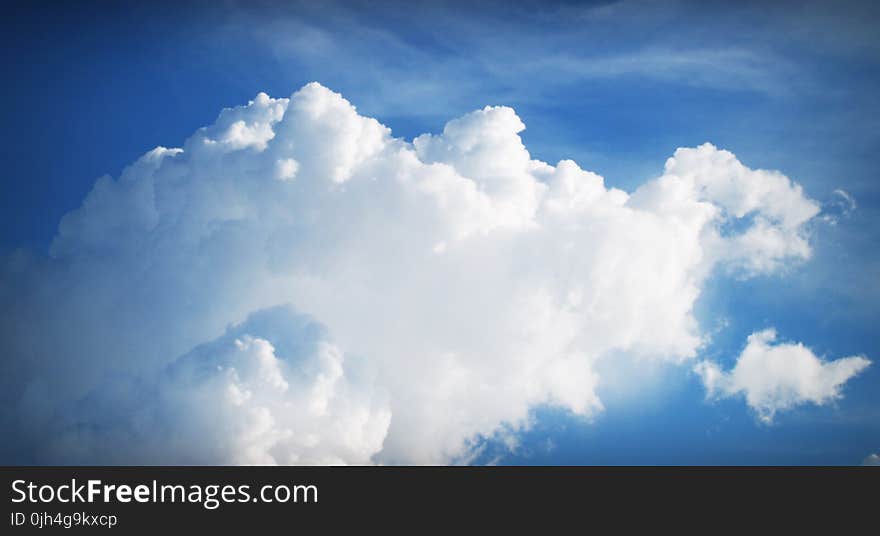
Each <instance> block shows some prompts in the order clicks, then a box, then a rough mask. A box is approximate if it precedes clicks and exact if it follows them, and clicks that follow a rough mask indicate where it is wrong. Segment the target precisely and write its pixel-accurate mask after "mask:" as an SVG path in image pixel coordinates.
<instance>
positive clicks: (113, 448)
mask: <svg viewBox="0 0 880 536" xmlns="http://www.w3.org/2000/svg"><path fill="white" fill-rule="evenodd" d="M524 128H525V126H524V125H523V123H522V121H521V120H520V118H519V117H518V116H517V115H516V113H515V112H514V111H513V110H512V109H510V108H506V107H486V108H484V109H482V110H478V111H475V112H473V113H470V114H468V115H465V116H464V117H461V118H459V119H455V120H453V121H450V122H449V123H447V125H446V127H445V128H444V129H443V132H442V133H440V134H436V135H432V134H425V135H422V136H419V137H417V138H416V139H415V140H414V141H413V142H412V143H410V142H407V141H405V140H401V139H397V138H394V137H392V135H391V132H390V131H389V129H388V128H386V127H384V126H383V125H382V124H380V123H379V122H377V121H376V120H375V119H371V118H367V117H363V116H361V115H359V114H358V113H357V111H356V109H355V108H354V106H352V105H351V104H350V103H349V102H348V101H346V100H345V99H344V98H343V97H342V96H340V95H339V94H336V93H334V92H332V91H330V90H328V89H326V88H325V87H323V86H321V85H319V84H317V83H312V84H308V85H306V86H305V87H303V88H302V89H301V90H300V91H298V92H296V93H295V94H293V95H292V96H291V97H290V98H289V99H273V98H270V97H268V96H267V95H265V94H262V93H261V94H260V95H258V96H257V97H256V98H255V99H254V100H253V101H251V102H250V103H248V104H247V105H246V106H242V107H238V108H232V109H227V110H224V111H223V112H222V113H221V114H220V116H219V118H218V119H217V121H216V123H214V124H213V125H211V126H210V127H207V128H203V129H200V130H199V131H197V132H196V133H195V134H194V135H193V136H192V137H190V138H189V139H188V140H187V141H186V143H185V144H184V146H183V147H182V148H179V149H166V148H162V147H159V148H157V149H154V150H153V151H150V152H149V153H147V154H146V155H144V156H143V157H142V158H140V159H139V160H138V161H137V162H135V163H134V164H132V165H131V166H130V167H128V168H127V169H126V170H125V171H124V172H123V173H122V175H121V177H119V179H118V180H113V179H111V178H108V177H105V178H101V179H99V180H98V181H97V183H96V184H95V186H94V188H93V190H92V191H91V193H89V195H88V196H87V197H86V199H85V200H84V201H83V203H82V206H81V207H80V208H78V209H77V210H74V211H73V212H71V213H69V214H68V215H66V216H65V217H64V218H63V220H62V221H61V224H60V226H59V230H58V235H57V237H56V238H55V240H54V242H53V243H52V246H51V251H50V257H49V258H48V259H40V258H31V257H27V256H24V255H18V256H15V258H13V259H11V260H10V261H9V262H8V263H6V266H5V270H6V274H5V277H7V279H8V280H10V281H13V282H14V284H13V285H11V286H10V288H8V289H7V290H6V291H4V293H3V295H2V298H3V306H4V308H5V310H6V315H7V316H6V317H7V318H11V319H12V320H11V321H10V322H9V324H10V325H9V326H8V327H7V329H10V330H11V333H14V334H15V335H14V336H12V335H11V333H7V334H6V336H5V337H4V339H5V340H4V342H3V344H4V346H5V348H4V352H5V353H6V354H7V355H14V356H18V358H17V359H15V360H12V361H10V363H6V364H5V365H4V366H5V367H6V369H5V370H4V373H5V374H4V378H5V380H4V386H3V387H4V389H5V390H6V392H7V395H6V396H7V397H9V398H10V401H9V402H10V403H9V404H7V406H9V407H10V408H12V409H11V410H7V414H6V415H5V416H4V418H5V419H6V420H7V421H9V422H10V423H12V426H14V427H15V428H16V429H17V430H20V437H21V438H22V441H23V442H24V443H26V444H28V445H31V446H32V448H33V450H34V451H35V452H36V453H37V454H36V456H37V458H38V459H40V460H50V461H55V462H69V461H76V462H84V461H92V462H107V461H111V460H112V461H114V462H119V463H134V462H151V463H155V462H186V463H372V462H380V463H395V462H410V463H446V462H449V461H456V460H457V461H463V460H464V461H466V460H467V459H469V457H470V456H471V455H473V454H474V444H475V441H474V440H475V439H477V438H480V437H490V436H492V435H493V434H497V433H499V432H500V431H501V430H505V429H506V430H510V429H513V430H515V429H517V428H520V427H522V426H525V425H526V424H527V417H528V414H529V410H530V408H533V407H534V406H535V405H538V404H553V405H558V406H561V407H564V408H567V409H568V410H570V411H572V412H574V413H576V414H581V415H585V416H589V415H591V414H593V413H595V412H597V411H600V410H601V408H602V403H601V401H600V400H599V397H598V396H597V394H596V386H597V385H598V383H599V382H600V381H601V379H600V378H599V377H598V375H597V373H596V372H595V364H596V362H597V361H598V360H602V359H606V360H611V359H614V358H615V357H614V356H619V355H620V354H623V353H625V354H632V355H639V356H644V357H645V358H652V359H664V360H672V361H676V362H678V361H684V360H687V359H690V358H693V357H695V356H696V355H697V352H698V349H699V348H700V346H701V343H702V341H703V339H704V336H703V334H702V333H701V332H700V328H699V326H698V323H697V321H696V319H695V318H694V315H693V308H694V303H695V301H696V300H697V298H698V297H699V295H700V292H701V289H702V288H703V286H704V283H705V281H706V279H707V278H708V277H709V276H710V275H711V274H713V273H720V274H722V275H723V274H728V275H729V274H733V275H734V276H735V277H751V276H755V275H758V274H766V273H770V272H774V271H776V270H779V269H780V268H781V267H783V266H785V265H786V264H790V263H792V262H798V261H802V260H804V259H807V258H808V257H809V256H810V253H811V250H810V246H809V241H808V235H807V228H808V225H809V222H810V221H811V220H812V219H813V218H814V216H816V214H817V213H818V212H819V207H818V205H817V203H815V202H814V201H812V200H811V199H809V198H808V197H806V196H805V194H804V192H803V190H802V189H801V187H800V186H799V185H797V184H795V183H793V182H792V181H791V180H789V179H788V178H787V177H785V176H784V175H782V174H780V173H777V172H772V171H763V170H752V169H749V168H747V167H745V166H744V165H743V164H741V163H740V162H739V161H738V160H737V159H736V157H735V156H734V155H733V154H731V153H730V152H727V151H724V150H719V149H717V148H716V147H714V146H712V145H710V144H704V145H701V146H699V147H696V148H688V149H678V150H677V151H676V152H675V154H674V155H673V156H672V157H671V158H669V160H668V161H667V162H666V166H665V170H664V173H663V174H662V176H660V177H659V178H657V179H654V180H651V181H649V182H647V183H646V184H644V185H643V186H642V187H640V188H639V189H637V190H636V191H635V192H633V193H631V194H628V193H626V192H623V191H621V190H618V189H614V188H608V187H606V186H605V184H604V181H603V179H602V177H600V176H599V175H597V174H595V173H592V172H589V171H586V170H583V169H581V168H580V167H579V166H578V165H577V164H576V163H575V162H573V161H570V160H563V161H561V162H559V163H558V164H557V165H555V166H552V165H549V164H547V163H544V162H540V161H537V160H534V159H532V158H531V156H530V154H529V152H528V151H527V150H526V148H525V147H524V145H523V143H522V140H521V138H520V136H519V133H520V132H521V131H522V130H523V129H524ZM719 269H720V270H719ZM12 310H14V311H15V314H14V315H12V314H10V313H9V312H10V311H12ZM768 340H769V339H767V338H766V337H765V338H763V339H760V340H758V339H756V340H755V344H758V343H761V341H764V342H763V343H761V344H765V343H766V342H767V341H768ZM750 344H752V343H750ZM762 348H763V349H764V351H777V352H779V351H781V350H773V349H772V348H769V347H766V346H765V347H762ZM756 351H757V350H756ZM786 351H787V350H786ZM801 353H802V352H801ZM774 355H775V354H774ZM806 357H808V356H806ZM786 359H788V358H785V359H783V358H782V357H779V358H774V359H773V360H772V362H773V363H774V369H773V370H774V374H781V375H783V376H786V375H787V374H788V369H787V367H786V366H784V365H785V363H782V361H783V360H786ZM803 359H804V356H801V355H800V354H798V355H797V356H794V357H792V358H791V360H794V361H797V363H800V362H801V361H803ZM746 361H747V362H746ZM780 363H782V364H781V365H780ZM797 363H795V364H797ZM777 365H779V366H778V367H777ZM811 366H812V365H811ZM825 366H826V367H827V365H825ZM754 367H760V363H758V364H755V362H754V360H753V359H751V358H748V359H746V358H745V357H744V358H743V359H742V360H741V363H740V365H738V368H737V369H735V370H734V372H733V373H732V376H731V377H730V379H729V380H725V382H726V383H725V385H727V386H729V389H744V390H745V391H746V393H747V396H749V401H750V403H753V401H752V398H753V397H754V400H755V402H754V405H756V406H757V407H759V408H770V410H775V409H782V408H783V407H784V406H783V405H780V404H777V403H775V402H773V400H775V399H771V402H766V400H767V396H766V394H765V391H762V390H760V389H757V388H752V387H750V384H749V381H750V380H749V378H751V377H752V373H753V372H754ZM843 368H846V371H842V369H843ZM857 368H858V367H857ZM707 370H708V369H707ZM713 370H714V369H713ZM847 371H848V374H843V372H847ZM716 372H718V374H721V373H720V372H719V371H716ZM838 372H839V374H838ZM855 372H857V371H856V370H855V369H854V368H853V367H849V366H847V367H844V366H843V365H841V366H840V367H835V368H834V369H833V370H831V369H825V368H821V366H820V369H819V372H817V374H818V375H819V376H821V377H822V378H825V375H826V373H827V375H830V376H833V378H828V381H827V382H824V380H823V382H824V383H823V384H822V385H824V386H826V387H827V388H825V389H824V390H822V391H821V392H817V393H813V392H812V391H811V392H809V393H800V394H799V396H801V397H802V398H803V397H806V398H807V399H809V400H813V401H816V402H821V401H823V400H825V399H826V398H829V397H833V396H834V395H836V394H837V393H838V391H837V389H838V388H839V385H840V383H842V382H843V381H845V380H846V379H847V378H848V377H849V376H851V375H852V374H854V373H855ZM741 378H745V379H743V380H742V381H740V379H741ZM767 404H770V405H769V406H768V405H767ZM113 453H116V454H115V457H114V454H113Z"/></svg>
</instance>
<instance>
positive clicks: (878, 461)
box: [862, 454, 880, 466]
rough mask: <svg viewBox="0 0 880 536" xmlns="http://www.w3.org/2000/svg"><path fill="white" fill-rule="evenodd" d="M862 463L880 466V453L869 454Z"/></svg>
mask: <svg viewBox="0 0 880 536" xmlns="http://www.w3.org/2000/svg"><path fill="white" fill-rule="evenodd" d="M862 465H869V466H880V455H877V454H869V455H868V456H867V457H866V458H865V459H864V460H862Z"/></svg>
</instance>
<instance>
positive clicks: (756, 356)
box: [694, 329, 871, 423]
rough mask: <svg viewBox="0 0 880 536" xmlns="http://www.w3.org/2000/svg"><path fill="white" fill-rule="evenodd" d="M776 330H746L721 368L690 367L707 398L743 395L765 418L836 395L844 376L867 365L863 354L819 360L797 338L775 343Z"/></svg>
mask: <svg viewBox="0 0 880 536" xmlns="http://www.w3.org/2000/svg"><path fill="white" fill-rule="evenodd" d="M775 340H776V331H775V330H773V329H766V330H764V331H759V332H757V333H753V334H751V335H749V338H748V343H747V344H746V347H745V349H744V350H743V352H742V354H740V356H739V357H738V358H737V361H736V364H735V365H734V367H733V369H732V370H730V371H729V372H725V371H723V370H722V369H721V367H719V366H718V365H717V364H716V363H713V362H710V361H703V362H700V363H698V364H697V365H696V366H695V369H694V370H695V371H696V372H697V373H698V374H699V375H700V376H701V377H702V379H703V383H704V385H705V386H706V390H707V393H708V396H709V397H719V398H723V397H729V396H735V395H738V394H742V395H744V396H745V399H746V403H747V404H748V405H749V407H751V408H752V409H753V410H755V411H756V412H757V414H758V417H759V418H760V419H761V420H762V421H764V422H766V423H770V422H772V421H773V418H774V416H775V415H776V413H777V412H779V411H784V410H787V409H791V408H793V407H795V406H798V405H801V404H805V403H808V402H809V403H813V404H816V405H819V406H821V405H824V404H827V403H828V402H831V401H833V400H836V399H838V398H840V397H841V396H842V395H841V388H842V386H843V384H844V383H846V381H847V380H849V379H850V378H852V377H853V376H855V375H857V374H858V373H859V372H861V371H862V370H864V369H865V368H867V367H868V365H870V363H871V362H870V361H868V360H867V359H865V358H864V357H862V356H851V357H842V358H840V359H835V360H834V361H824V360H822V359H820V358H819V357H817V356H816V355H815V354H814V353H813V352H812V350H810V349H809V348H807V347H806V346H804V345H803V344H801V343H778V344H773V342H774V341H775Z"/></svg>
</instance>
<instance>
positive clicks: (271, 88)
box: [0, 2, 880, 464]
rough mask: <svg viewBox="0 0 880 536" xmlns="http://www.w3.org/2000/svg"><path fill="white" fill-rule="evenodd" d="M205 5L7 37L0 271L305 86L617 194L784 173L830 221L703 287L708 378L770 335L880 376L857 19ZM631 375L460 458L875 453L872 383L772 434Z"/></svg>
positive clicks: (805, 457) (868, 100) (871, 123)
mask: <svg viewBox="0 0 880 536" xmlns="http://www.w3.org/2000/svg"><path fill="white" fill-rule="evenodd" d="M216 4H217V3H213V2H204V3H200V2H180V3H168V4H166V5H162V6H160V7H159V8H157V7H156V6H155V5H146V4H144V5H141V6H137V5H134V4H132V5H128V4H125V3H123V4H122V5H118V4H104V3H100V2H97V3H92V4H85V5H81V6H75V7H74V6H69V5H64V4H60V3H59V4H57V5H55V4H51V3H50V4H37V5H32V4H30V3H26V4H24V5H22V6H19V7H17V8H16V7H14V8H12V9H11V13H10V14H9V15H8V16H6V17H4V22H3V23H2V24H3V31H2V40H3V47H4V49H5V50H6V55H5V58H4V63H5V68H4V70H5V72H6V73H7V76H6V81H5V83H4V84H3V87H2V90H0V91H3V97H4V102H5V103H6V106H4V107H3V110H2V112H0V113H2V114H3V115H2V121H0V125H2V126H0V142H2V143H0V146H2V151H3V162H4V173H3V184H2V188H3V196H2V199H3V205H2V212H0V213H2V218H3V221H2V226H0V228H2V234H0V251H2V252H3V253H4V254H8V253H10V252H13V251H14V250H16V249H17V248H29V249H30V250H33V251H36V252H43V254H45V252H46V251H47V249H48V247H49V243H50V241H51V240H52V237H53V236H54V235H55V233H56V230H57V228H58V222H59V220H60V219H61V217H62V216H63V215H64V214H65V213H67V212H69V211H71V210H73V209H75V208H76V207H78V206H79V205H80V204H81V202H82V200H83V198H84V197H85V196H86V194H87V193H88V192H89V191H90V190H91V189H92V186H93V184H94V181H95V179H96V178H97V177H99V176H102V175H105V174H109V175H111V176H113V177H117V176H119V174H120V172H121V171H122V170H123V168H124V167H125V166H126V165H128V164H129V163H131V162H133V161H134V160H136V159H137V158H138V157H139V156H140V155H142V154H143V153H144V152H146V151H148V150H150V149H151V148H153V147H155V146H158V145H162V146H166V147H176V146H181V145H182V144H183V141H184V140H185V139H186V138H187V137H189V136H190V135H191V134H192V133H193V132H194V131H195V130H196V129H198V128H199V127H201V126H204V125H209V124H211V123H212V122H213V121H214V120H215V118H216V116H217V113H218V112H219V110H221V109H222V108H224V107H230V106H236V105H240V104H243V103H246V102H247V101H249V100H251V99H254V96H255V95H257V93H258V92H260V91H264V92H266V93H268V94H269V95H270V96H273V97H286V96H288V95H290V94H291V93H292V92H294V91H296V90H297V89H299V88H300V87H302V86H303V85H304V84H306V83H308V82H310V81H318V82H320V83H321V84H323V85H324V86H326V87H328V88H330V89H332V90H333V91H337V92H339V93H341V94H342V95H343V96H345V98H346V99H348V100H349V101H351V102H352V103H353V104H355V105H356V106H357V110H358V112H359V113H360V114H362V115H364V116H369V117H375V118H377V119H378V120H379V121H381V122H382V123H383V124H385V125H387V126H388V127H390V128H391V130H392V132H393V134H394V135H395V136H397V137H402V138H404V139H406V140H410V141H411V140H412V139H413V138H414V137H415V136H417V135H419V134H421V133H423V132H432V133H437V132H440V131H441V130H442V127H443V124H444V123H445V122H446V121H448V120H450V119H452V118H455V117H459V116H461V115H463V114H465V113H467V112H470V111H472V110H475V109H479V108H482V107H483V106H485V105H505V106H510V107H512V108H514V109H515V110H516V113H517V114H518V115H519V117H520V118H521V119H522V121H523V122H524V123H525V125H526V126H527V129H526V130H525V131H524V132H522V139H523V142H524V144H525V146H526V147H527V148H528V149H529V151H530V152H531V154H532V157H533V158H536V159H540V160H543V161H546V162H549V163H554V164H555V163H556V162H557V161H558V160H560V159H562V158H571V159H573V160H575V161H576V162H577V163H578V164H579V165H580V166H581V167H583V168H584V169H589V170H592V171H595V172H596V173H599V174H601V175H602V176H604V177H605V181H606V184H607V185H609V186H614V187H618V188H621V189H623V190H626V191H632V190H634V189H635V188H637V187H638V186H639V185H641V184H642V183H644V182H645V181H647V180H650V179H652V178H654V177H657V176H659V175H660V174H662V172H663V164H664V162H665V160H666V158H668V157H669V156H671V155H672V154H673V152H674V151H675V149H676V148H678V147H695V146H697V145H699V144H702V143H703V142H711V143H713V144H714V145H716V146H717V147H719V148H723V149H727V150H729V151H731V152H733V153H734V154H735V155H736V157H737V158H738V159H739V160H740V161H741V162H743V163H744V164H745V165H746V166H748V167H749V168H752V169H759V168H760V169H775V170H779V171H781V172H782V173H784V174H785V175H787V176H788V177H790V178H791V179H792V180H794V181H797V182H798V183H800V184H801V185H803V188H804V191H805V193H806V194H807V195H808V196H809V197H810V198H812V199H814V200H816V201H817V202H818V203H820V204H821V207H822V211H823V212H822V215H826V216H832V217H834V218H835V220H836V223H835V224H834V225H831V224H827V223H819V222H814V223H813V224H811V227H810V242H811V245H812V248H813V254H812V258H811V259H810V260H808V261H806V262H804V263H798V264H795V265H793V266H792V267H790V268H786V269H785V270H784V271H783V272H781V273H777V274H772V275H767V276H761V277H756V278H750V279H741V278H737V277H719V278H712V279H710V280H709V281H708V282H707V284H706V286H705V288H704V290H703V293H702V294H701V296H700V298H699V300H698V302H697V304H696V306H695V316H696V318H697V320H698V322H699V323H700V326H701V328H702V330H703V331H704V332H711V333H712V342H711V344H709V345H708V346H706V347H705V348H703V349H701V356H702V357H705V358H709V359H712V360H714V361H717V362H719V363H722V364H724V366H725V368H729V367H730V366H732V364H733V363H734V361H735V360H736V357H737V355H738V354H739V353H740V352H741V351H742V349H743V347H744V346H745V340H746V337H747V336H748V335H749V334H751V333H753V332H755V331H757V330H760V329H764V328H768V327H775V328H776V329H777V330H778V331H779V333H780V334H781V339H782V340H784V341H803V342H804V344H806V345H807V346H809V347H810V348H811V349H812V350H813V351H814V352H815V353H816V354H817V355H819V356H826V357H827V358H828V359H833V358H837V357H839V356H850V355H865V356H866V357H867V358H868V359H870V360H872V361H874V362H875V363H876V360H877V359H878V356H880V338H878V335H877V330H876V327H875V326H876V320H877V318H878V312H880V311H878V308H877V307H878V306H877V304H878V303H880V286H878V282H880V247H878V246H880V226H878V225H877V224H876V222H877V221H878V220H877V218H878V217H880V185H878V177H877V166H876V163H875V159H876V155H877V154H878V149H880V128H878V127H880V124H878V118H880V114H878V112H880V40H878V39H877V37H876V25H877V22H878V18H880V12H878V8H877V7H876V6H872V5H871V4H870V3H868V2H849V3H846V2H845V3H840V4H835V5H834V6H831V5H830V4H823V3H819V2H816V3H812V2H807V3H786V2H781V3H777V4H775V5H774V6H773V7H764V6H762V5H761V3H754V4H751V3H744V4H743V5H740V6H738V7H729V6H725V5H724V3H711V2H710V3H702V2H701V3H689V2H610V3H605V2H600V3H578V2H560V3H553V2H524V3H518V4H517V5H515V6H510V5H508V4H507V3H502V2H499V3H493V2H489V3H482V2H481V3H479V5H477V4H476V3H458V4H456V3H445V4H444V3H427V4H425V5H422V6H419V7H415V6H413V5H412V4H410V3H393V2H388V3H382V4H381V5H379V6H375V5H371V4H369V3H344V4H329V5H320V6H319V5H318V4H317V3H315V4H312V3H303V4H296V3H290V4H286V3H284V4H282V3H275V2H260V3H256V5H254V4H251V3H248V5H245V3H236V2H224V3H222V4H220V5H216ZM835 190H843V191H845V192H847V193H848V194H849V195H850V196H851V197H852V198H853V199H854V200H855V202H856V207H857V208H855V209H849V208H844V207H847V205H845V204H842V201H841V198H840V196H839V195H837V194H835V193H834V192H835ZM230 321H231V320H230ZM4 331H5V330H4ZM627 370H630V372H632V370H635V371H637V373H639V374H643V375H646V376H651V377H652V378H654V381H652V382H649V385H650V387H648V388H645V389H641V390H640V391H639V393H638V394H634V393H627V392H625V390H624V391H620V390H615V389H613V388H609V389H608V390H607V392H606V391H604V390H603V387H602V385H601V384H600V386H599V387H598V394H599V396H600V398H601V399H602V401H603V405H604V411H602V412H601V413H599V414H597V415H594V416H592V417H589V418H584V417H579V416H576V415H573V414H572V413H571V412H569V411H566V410H560V409H554V408H552V407H543V406H542V407H538V408H533V410H532V415H533V417H534V423H533V425H532V426H531V427H530V428H529V429H528V430H527V431H525V432H522V433H521V434H519V436H518V437H519V439H518V445H517V446H516V447H515V448H514V449H513V450H512V451H508V450H506V449H505V448H504V447H503V446H502V445H501V443H497V444H496V443H495V442H493V441H488V444H487V445H486V448H485V450H484V451H482V454H480V456H479V457H478V458H477V460H478V461H481V462H490V461H497V462H499V463H525V464H531V463H541V464H544V463H548V464H556V463H562V464H593V463H596V464H606V463H607V464H654V463H659V464H667V463H668V464H702V463H710V464H714V463H721V464H858V463H860V462H861V461H862V460H863V459H865V458H866V457H867V456H868V455H869V454H871V453H873V452H877V451H878V450H880V368H878V367H877V366H876V365H874V366H871V367H869V368H867V369H866V370H865V371H864V372H863V373H861V374H860V375H858V376H857V377H855V378H853V379H852V380H850V381H849V382H848V383H847V385H846V386H845V388H844V391H843V392H844V396H843V397H842V398H841V399H839V400H836V401H834V402H833V403H830V404H826V405H822V406H815V405H810V404H807V405H802V406H798V407H796V408H794V409H792V410H790V411H787V412H785V413H784V414H781V415H780V416H779V417H778V418H777V419H775V420H774V422H773V423H772V424H770V425H767V424H763V423H760V422H758V420H757V419H756V417H755V415H754V414H753V412H751V411H750V409H749V408H748V407H747V406H746V405H745V404H743V402H742V400H741V399H739V398H729V399H724V400H718V401H707V400H705V389H704V387H703V385H702V383H701V381H700V379H699V377H698V376H697V375H696V374H693V373H688V372H686V371H685V372H683V371H682V369H681V368H680V367H679V366H677V365H668V364H664V365H656V364H650V365H648V364H644V363H635V364H632V365H631V369H627ZM600 374H602V372H601V371H600ZM620 374H622V373H620ZM614 375H615V372H614V371H611V372H609V373H607V375H606V376H607V378H608V379H609V381H611V382H612V383H613V381H614ZM496 457H497V459H496Z"/></svg>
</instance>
